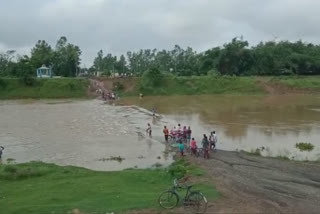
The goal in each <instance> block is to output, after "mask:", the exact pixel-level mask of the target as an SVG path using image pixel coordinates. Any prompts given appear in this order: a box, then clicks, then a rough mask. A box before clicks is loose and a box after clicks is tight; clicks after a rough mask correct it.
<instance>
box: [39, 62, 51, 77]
mask: <svg viewBox="0 0 320 214" xmlns="http://www.w3.org/2000/svg"><path fill="white" fill-rule="evenodd" d="M37 77H38V78H52V69H51V67H50V68H48V67H46V66H45V65H42V66H41V67H40V68H38V69H37Z"/></svg>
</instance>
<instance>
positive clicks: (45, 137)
mask: <svg viewBox="0 0 320 214" xmlns="http://www.w3.org/2000/svg"><path fill="white" fill-rule="evenodd" d="M147 122H152V119H151V117H150V115H148V114H146V113H144V112H143V111H140V110H139V108H132V107H115V106H110V105H105V104H103V102H102V101H98V100H89V101H72V100H70V101H69V100H62V101H52V100H51V101H45V100H42V101H0V145H3V146H4V147H5V151H4V156H3V160H4V161H5V160H7V159H8V158H12V159H15V161H16V162H18V163H19V162H28V161H33V160H39V161H44V162H49V163H56V164H60V165H74V166H81V167H87V168H90V169H94V170H121V169H125V168H133V167H139V168H145V167H151V166H152V165H154V164H156V163H160V164H162V165H168V164H170V163H171V161H172V157H171V155H170V154H168V153H166V152H164V151H165V150H166V148H165V145H164V144H162V143H160V142H159V141H157V137H154V138H153V139H150V138H148V137H145V131H144V129H145V127H146V123H147ZM159 128H160V126H159ZM154 129H155V130H156V129H157V128H156V126H155V127H154ZM156 132H159V131H156ZM111 156H117V157H118V156H120V157H122V158H124V160H123V161H122V162H121V163H119V162H118V161H110V160H106V159H109V158H110V157H111Z"/></svg>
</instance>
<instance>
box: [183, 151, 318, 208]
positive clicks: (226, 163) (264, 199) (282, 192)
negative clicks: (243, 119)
mask: <svg viewBox="0 0 320 214" xmlns="http://www.w3.org/2000/svg"><path fill="white" fill-rule="evenodd" d="M188 159H190V160H191V161H192V162H195V163H196V164H197V165H199V166H201V167H202V168H204V169H205V170H206V171H207V172H208V176H209V177H210V178H211V181H212V183H213V184H214V185H216V187H217V189H218V191H220V192H221V194H222V198H221V199H219V200H218V201H215V202H214V203H213V204H211V206H209V209H208V212H207V213H319V211H320V164H319V163H302V162H301V163H298V162H293V161H282V160H277V159H271V158H263V157H256V156H252V155H248V154H245V153H237V152H225V151H217V152H215V153H214V154H213V155H212V159H210V160H204V159H202V158H190V157H188Z"/></svg>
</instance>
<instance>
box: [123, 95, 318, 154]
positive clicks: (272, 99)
mask: <svg viewBox="0 0 320 214" xmlns="http://www.w3.org/2000/svg"><path fill="white" fill-rule="evenodd" d="M121 103H122V104H123V105H132V104H134V105H138V106H141V107H143V108H146V109H152V108H154V107H155V108H157V110H158V112H159V113H160V114H163V115H166V116H165V117H166V119H167V120H168V121H167V125H168V126H169V127H172V126H173V125H176V124H177V122H179V123H181V124H182V125H187V126H188V125H190V126H191V129H192V131H193V134H192V135H193V137H195V138H196V140H197V141H198V142H200V141H201V138H202V135H203V134H207V135H208V134H209V132H210V131H213V130H215V131H216V132H217V135H218V138H219V139H218V148H219V149H223V150H230V151H236V150H239V151H240V150H245V151H248V152H251V151H255V150H256V149H260V150H261V153H262V155H265V156H274V157H276V156H286V157H289V158H291V159H295V160H319V159H320V96H317V95H279V96H226V95H208V96H178V97H174V96H173V97H145V98H143V99H138V98H127V99H125V100H121ZM169 121H170V122H169ZM171 121H175V124H172V122H171ZM164 122H166V121H164ZM297 142H308V143H312V144H313V145H315V148H314V150H313V151H311V152H300V150H298V149H297V148H295V144H296V143H297Z"/></svg>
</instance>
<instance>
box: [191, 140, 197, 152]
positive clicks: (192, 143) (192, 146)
mask: <svg viewBox="0 0 320 214" xmlns="http://www.w3.org/2000/svg"><path fill="white" fill-rule="evenodd" d="M191 154H193V155H196V154H197V142H196V141H195V140H194V138H192V140H191Z"/></svg>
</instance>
